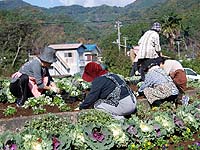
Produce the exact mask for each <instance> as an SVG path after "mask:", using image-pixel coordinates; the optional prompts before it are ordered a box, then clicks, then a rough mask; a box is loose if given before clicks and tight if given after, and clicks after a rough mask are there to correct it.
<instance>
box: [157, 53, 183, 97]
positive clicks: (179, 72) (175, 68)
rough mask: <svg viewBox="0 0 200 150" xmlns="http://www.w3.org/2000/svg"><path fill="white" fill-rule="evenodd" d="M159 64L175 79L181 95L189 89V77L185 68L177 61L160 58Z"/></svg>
mask: <svg viewBox="0 0 200 150" xmlns="http://www.w3.org/2000/svg"><path fill="white" fill-rule="evenodd" d="M157 62H158V64H159V65H160V67H161V68H162V69H164V70H165V72H166V73H167V74H168V75H169V76H170V77H171V78H172V79H173V81H174V83H175V84H176V86H177V87H178V89H179V91H180V92H181V93H184V91H185V90H186V88H187V77H186V73H185V71H184V68H183V66H182V65H181V63H180V62H179V61H177V60H172V59H165V58H163V57H159V58H158V59H157Z"/></svg>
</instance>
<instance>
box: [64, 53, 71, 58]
mask: <svg viewBox="0 0 200 150" xmlns="http://www.w3.org/2000/svg"><path fill="white" fill-rule="evenodd" d="M64 57H72V53H71V52H70V53H64Z"/></svg>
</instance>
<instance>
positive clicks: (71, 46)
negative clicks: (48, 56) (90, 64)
mask: <svg viewBox="0 0 200 150" xmlns="http://www.w3.org/2000/svg"><path fill="white" fill-rule="evenodd" d="M81 46H83V47H84V48H86V47H85V46H84V45H83V44H82V43H76V44H51V45H49V47H52V48H53V49H60V50H62V49H63V50H64V49H65V50H66V49H77V48H79V47H81Z"/></svg>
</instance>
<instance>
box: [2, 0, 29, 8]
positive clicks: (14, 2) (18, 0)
mask: <svg viewBox="0 0 200 150" xmlns="http://www.w3.org/2000/svg"><path fill="white" fill-rule="evenodd" d="M27 6H32V5H31V4H29V3H26V2H24V1H22V0H3V1H0V10H1V9H3V10H11V9H16V8H22V7H27Z"/></svg>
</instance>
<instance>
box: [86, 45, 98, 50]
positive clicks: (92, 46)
mask: <svg viewBox="0 0 200 150" xmlns="http://www.w3.org/2000/svg"><path fill="white" fill-rule="evenodd" d="M85 47H86V50H85V51H93V50H96V49H97V46H96V44H85Z"/></svg>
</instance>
